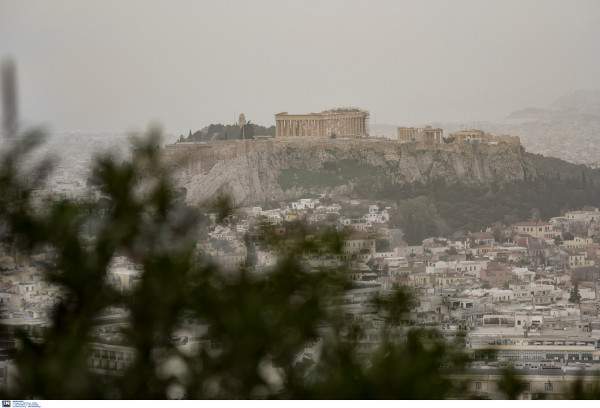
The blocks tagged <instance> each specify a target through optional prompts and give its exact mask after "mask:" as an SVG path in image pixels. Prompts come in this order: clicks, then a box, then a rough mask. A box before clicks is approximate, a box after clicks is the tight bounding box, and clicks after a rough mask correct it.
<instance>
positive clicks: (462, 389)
mask: <svg viewBox="0 0 600 408" xmlns="http://www.w3.org/2000/svg"><path fill="white" fill-rule="evenodd" d="M458 389H459V390H461V391H463V392H464V391H466V390H467V383H466V382H464V381H463V382H461V383H460V384H458Z"/></svg>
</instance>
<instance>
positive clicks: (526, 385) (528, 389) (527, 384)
mask: <svg viewBox="0 0 600 408" xmlns="http://www.w3.org/2000/svg"><path fill="white" fill-rule="evenodd" d="M530 390H531V383H523V391H530Z"/></svg>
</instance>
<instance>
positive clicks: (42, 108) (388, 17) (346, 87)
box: [0, 0, 600, 134]
mask: <svg viewBox="0 0 600 408" xmlns="http://www.w3.org/2000/svg"><path fill="white" fill-rule="evenodd" d="M599 16H600V2H598V1H570V2H564V1H561V2H558V1H522V0H519V1H504V2H498V3H493V4H491V3H490V2H480V1H452V2H442V1H439V2H435V1H418V2H417V1H415V2H399V1H365V0H361V1H305V0H303V1H298V2H281V1H266V0H264V1H252V2H247V1H202V2H194V1H169V2H166V1H160V2H159V1H125V2H120V1H119V2H117V1H109V2H100V1H90V2H78V1H64V0H60V1H52V2H47V1H28V2H19V1H2V2H0V54H1V55H11V56H13V57H14V58H15V59H16V61H17V67H18V82H19V94H20V95H19V96H20V97H19V103H20V106H19V111H20V112H21V120H22V122H24V123H25V124H38V123H43V124H46V125H47V126H49V127H50V128H51V129H53V130H55V131H77V130H79V131H128V130H133V129H141V128H145V127H146V125H147V124H148V123H150V122H156V121H157V122H160V123H162V124H163V126H164V127H165V129H166V130H167V132H170V133H173V134H180V133H184V134H187V131H188V130H189V129H198V128H200V127H202V126H204V125H206V124H209V123H216V122H223V123H231V122H233V121H234V120H235V119H236V115H238V114H239V113H242V112H244V113H245V114H246V118H247V119H250V120H252V121H253V122H255V123H260V124H265V125H272V124H274V119H273V114H274V113H276V112H280V111H289V112H299V113H305V112H311V111H320V110H324V109H327V108H331V107H337V106H357V107H361V108H363V109H367V110H369V111H370V112H371V121H372V122H376V123H391V124H415V123H426V122H440V121H470V120H495V119H498V118H502V117H504V116H505V115H507V114H509V113H510V112H512V111H514V110H515V109H520V108H526V107H529V106H545V105H547V104H549V103H550V102H552V101H553V100H555V99H556V98H557V97H559V96H561V95H564V94H568V93H570V92H572V91H575V90H578V89H598V88H600V76H598V72H600V53H599V52H598V50H599V49H600V24H598V17H599ZM1 55H0V56H1Z"/></svg>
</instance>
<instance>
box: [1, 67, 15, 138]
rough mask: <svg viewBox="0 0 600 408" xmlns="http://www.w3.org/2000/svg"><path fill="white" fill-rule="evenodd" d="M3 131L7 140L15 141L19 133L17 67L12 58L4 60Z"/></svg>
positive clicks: (2, 71) (2, 69)
mask: <svg viewBox="0 0 600 408" xmlns="http://www.w3.org/2000/svg"><path fill="white" fill-rule="evenodd" d="M1 73H2V129H3V133H4V137H5V139H6V140H15V139H16V138H17V131H18V112H17V80H16V67H15V62H14V60H13V59H12V58H8V57H6V58H4V59H3V60H2V67H1Z"/></svg>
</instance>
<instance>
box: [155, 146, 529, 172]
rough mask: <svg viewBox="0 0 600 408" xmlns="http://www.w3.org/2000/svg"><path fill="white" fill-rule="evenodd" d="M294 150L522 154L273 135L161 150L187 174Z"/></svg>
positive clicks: (392, 156)
mask: <svg viewBox="0 0 600 408" xmlns="http://www.w3.org/2000/svg"><path fill="white" fill-rule="evenodd" d="M286 149H293V150H304V151H311V150H325V149H340V150H357V151H364V150H370V151H373V152H375V153H378V154H381V155H383V156H384V157H385V159H386V160H387V161H400V160H401V159H402V157H403V156H412V155H414V154H417V153H423V152H448V153H455V154H467V155H470V154H477V153H480V154H483V155H490V154H501V153H511V154H516V155H518V156H519V157H521V158H522V157H523V153H524V150H523V148H522V147H521V146H519V145H515V144H508V143H498V144H497V145H490V144H485V143H482V144H453V143H450V144H435V145H425V144H421V143H404V144H402V143H398V142H397V141H395V140H387V139H374V138H370V139H366V138H365V139H301V138H275V139H269V140H219V141H212V142H206V143H177V144H174V145H168V146H166V148H165V149H163V150H162V152H161V153H162V157H163V159H164V160H165V162H166V163H167V164H168V165H169V166H170V167H173V168H177V169H180V170H184V171H185V172H187V173H188V175H190V176H193V175H196V174H206V173H208V172H209V171H210V170H211V169H212V168H213V167H214V166H215V164H216V163H218V162H220V161H231V160H234V159H236V158H238V157H243V156H246V155H247V154H248V153H252V152H268V153H280V152H282V151H285V150H286Z"/></svg>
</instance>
